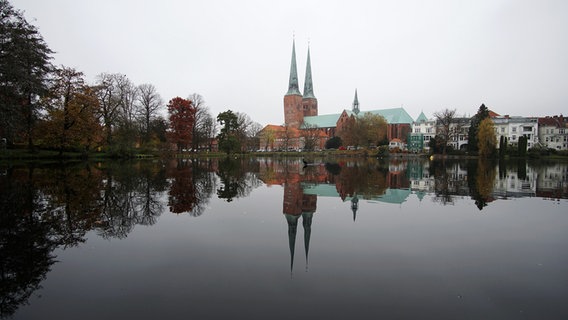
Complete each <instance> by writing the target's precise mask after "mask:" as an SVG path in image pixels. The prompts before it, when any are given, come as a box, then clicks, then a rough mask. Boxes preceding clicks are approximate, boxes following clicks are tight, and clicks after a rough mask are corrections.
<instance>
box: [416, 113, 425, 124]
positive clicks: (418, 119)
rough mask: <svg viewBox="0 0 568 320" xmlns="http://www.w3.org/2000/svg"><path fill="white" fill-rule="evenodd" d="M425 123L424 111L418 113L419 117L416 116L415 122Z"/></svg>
mask: <svg viewBox="0 0 568 320" xmlns="http://www.w3.org/2000/svg"><path fill="white" fill-rule="evenodd" d="M427 121H428V118H426V115H425V114H424V111H422V112H420V115H419V116H418V118H416V122H427Z"/></svg>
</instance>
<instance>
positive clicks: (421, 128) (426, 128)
mask: <svg viewBox="0 0 568 320" xmlns="http://www.w3.org/2000/svg"><path fill="white" fill-rule="evenodd" d="M412 133H415V134H421V135H422V139H423V140H424V151H425V152H429V151H430V140H432V139H434V137H435V136H436V119H428V118H426V115H424V112H420V115H419V116H418V118H417V119H416V121H414V122H413V123H412Z"/></svg>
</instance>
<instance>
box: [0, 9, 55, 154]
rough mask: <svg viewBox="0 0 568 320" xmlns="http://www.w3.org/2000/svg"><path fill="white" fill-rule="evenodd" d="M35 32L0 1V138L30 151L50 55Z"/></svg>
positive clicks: (20, 16) (24, 20)
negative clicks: (25, 147) (16, 143)
mask: <svg viewBox="0 0 568 320" xmlns="http://www.w3.org/2000/svg"><path fill="white" fill-rule="evenodd" d="M52 53H53V51H51V49H49V47H48V46H47V44H46V43H45V41H44V40H43V37H42V36H41V34H40V33H39V31H38V29H37V28H36V27H35V26H33V25H31V24H29V23H28V22H27V21H26V19H25V18H24V16H23V13H22V12H21V11H19V10H16V9H14V8H13V7H12V5H11V4H10V3H9V2H8V1H7V0H0V134H1V135H2V137H6V138H7V139H8V140H9V142H8V143H9V144H13V143H14V140H19V141H25V140H26V139H27V143H28V147H29V148H32V147H33V140H32V139H33V129H34V126H35V123H36V120H37V118H38V115H39V111H40V110H39V109H40V105H41V104H40V103H39V98H40V97H41V96H43V95H44V94H45V93H46V92H47V80H48V76H49V74H50V72H51V69H52V68H51V64H50V60H51V54H52Z"/></svg>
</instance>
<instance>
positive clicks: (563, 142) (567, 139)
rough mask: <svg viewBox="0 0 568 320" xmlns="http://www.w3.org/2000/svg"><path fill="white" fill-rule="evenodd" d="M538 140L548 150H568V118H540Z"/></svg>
mask: <svg viewBox="0 0 568 320" xmlns="http://www.w3.org/2000/svg"><path fill="white" fill-rule="evenodd" d="M538 139H539V142H540V143H541V144H542V145H544V146H546V147H547V148H551V149H555V150H568V118H564V116H562V115H560V116H553V117H544V118H538Z"/></svg>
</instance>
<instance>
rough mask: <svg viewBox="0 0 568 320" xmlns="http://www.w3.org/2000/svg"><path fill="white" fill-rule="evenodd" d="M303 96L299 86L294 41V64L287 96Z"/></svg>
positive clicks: (294, 44)
mask: <svg viewBox="0 0 568 320" xmlns="http://www.w3.org/2000/svg"><path fill="white" fill-rule="evenodd" d="M293 94H297V95H302V93H301V92H300V89H299V85H298V70H297V68H296V40H293V41H292V63H291V64H290V81H289V82H288V92H287V93H286V95H293Z"/></svg>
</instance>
